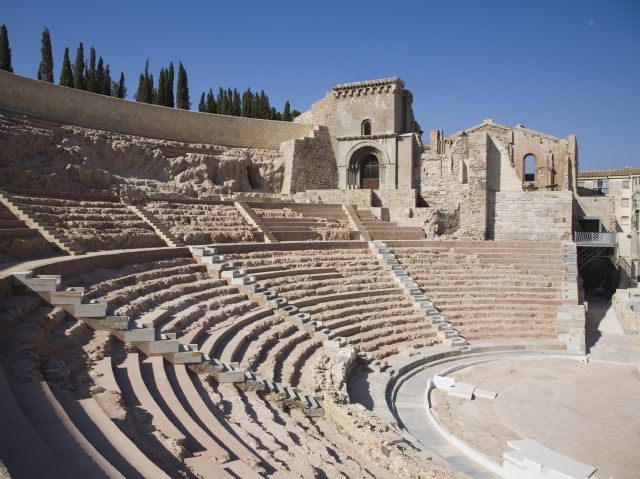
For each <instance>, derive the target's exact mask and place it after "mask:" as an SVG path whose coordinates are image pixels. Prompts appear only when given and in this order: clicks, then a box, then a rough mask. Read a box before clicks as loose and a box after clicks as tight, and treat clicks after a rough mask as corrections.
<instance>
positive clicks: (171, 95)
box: [166, 62, 176, 108]
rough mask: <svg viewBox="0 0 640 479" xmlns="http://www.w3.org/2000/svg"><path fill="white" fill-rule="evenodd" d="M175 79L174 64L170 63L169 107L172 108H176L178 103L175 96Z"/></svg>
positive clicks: (168, 81) (168, 80) (168, 82)
mask: <svg viewBox="0 0 640 479" xmlns="http://www.w3.org/2000/svg"><path fill="white" fill-rule="evenodd" d="M173 77H174V71H173V62H171V63H169V70H168V75H167V82H166V83H167V93H166V95H167V106H170V107H171V108H175V106H176V102H175V99H174V96H173Z"/></svg>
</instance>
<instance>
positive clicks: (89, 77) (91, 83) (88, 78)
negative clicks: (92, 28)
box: [84, 47, 96, 93]
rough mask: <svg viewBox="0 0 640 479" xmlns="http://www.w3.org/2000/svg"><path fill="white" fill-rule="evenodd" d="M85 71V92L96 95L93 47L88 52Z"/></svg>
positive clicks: (94, 51)
mask: <svg viewBox="0 0 640 479" xmlns="http://www.w3.org/2000/svg"><path fill="white" fill-rule="evenodd" d="M86 69H87V72H86V73H85V75H84V79H85V82H86V83H87V91H91V92H93V93H96V49H95V48H93V47H91V50H90V51H89V64H88V65H86Z"/></svg>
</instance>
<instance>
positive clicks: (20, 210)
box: [0, 190, 85, 256]
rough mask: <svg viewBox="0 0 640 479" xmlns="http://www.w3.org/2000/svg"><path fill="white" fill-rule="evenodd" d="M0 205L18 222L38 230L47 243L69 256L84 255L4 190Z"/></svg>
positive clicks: (74, 244)
mask: <svg viewBox="0 0 640 479" xmlns="http://www.w3.org/2000/svg"><path fill="white" fill-rule="evenodd" d="M0 203H2V205H3V206H4V207H5V208H6V209H7V210H9V211H10V212H11V214H13V215H14V216H15V217H16V218H17V219H18V220H19V221H23V222H24V225H25V226H27V227H29V228H33V229H36V230H38V232H39V233H40V234H41V235H42V236H43V237H44V238H45V239H46V240H47V241H49V242H50V243H53V244H55V245H56V246H57V247H58V248H60V249H61V250H62V251H65V252H66V253H68V254H70V255H71V256H77V255H82V254H85V250H84V249H83V248H82V247H80V246H79V245H77V244H76V243H74V242H73V241H71V240H70V239H68V238H66V237H65V236H64V235H63V234H62V233H60V231H58V230H57V229H56V228H55V227H53V226H52V225H50V224H48V223H47V222H45V221H42V220H41V219H39V218H37V217H36V216H35V214H34V211H33V208H31V207H30V206H26V205H22V204H20V203H18V202H16V201H14V200H13V199H12V197H11V195H10V194H9V193H7V192H6V191H4V190H0Z"/></svg>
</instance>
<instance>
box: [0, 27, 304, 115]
mask: <svg viewBox="0 0 640 479" xmlns="http://www.w3.org/2000/svg"><path fill="white" fill-rule="evenodd" d="M40 52H41V61H40V65H39V67H38V80H42V81H46V82H49V83H54V82H55V81H54V74H53V49H52V47H51V34H50V33H49V29H48V28H47V27H45V28H44V30H43V32H42V46H41V49H40ZM0 70H5V71H8V72H13V67H12V65H11V48H10V47H9V35H8V33H7V27H6V26H5V25H2V26H0ZM174 76H175V71H174V66H173V62H171V63H169V66H168V67H166V68H165V67H162V68H161V69H160V74H159V75H158V83H157V85H155V84H154V78H153V74H151V73H150V72H149V60H147V61H146V63H145V66H144V71H143V72H142V73H141V74H140V77H139V80H138V88H137V90H136V93H135V95H134V98H135V100H136V101H137V102H140V103H151V104H155V105H161V106H166V107H170V108H180V109H184V110H190V109H191V101H190V97H189V84H188V79H187V71H186V69H185V68H184V65H183V64H182V62H178V78H177V83H176V89H175V95H174V88H173V85H174ZM59 84H60V85H62V86H65V87H68V88H76V89H78V90H85V91H89V92H92V93H98V94H101V95H107V96H114V97H116V98H126V96H127V88H126V86H125V80H124V73H123V72H120V78H119V81H117V82H116V81H114V80H113V79H112V78H111V68H110V65H109V64H108V63H106V62H105V61H104V60H103V58H102V57H98V59H97V61H96V51H95V48H93V47H91V49H90V51H89V58H88V59H85V54H84V45H83V43H82V42H80V45H79V46H78V48H77V49H76V56H75V60H74V63H73V64H72V63H71V58H70V56H69V48H68V47H66V48H65V49H64V55H63V60H62V69H61V71H60V78H59ZM198 111H199V112H202V113H217V114H221V115H232V116H242V117H246V118H262V119H265V120H282V121H292V120H293V119H294V118H295V117H296V116H298V115H299V114H300V112H299V111H297V110H293V111H292V110H291V105H290V103H289V101H288V100H287V101H286V102H285V104H284V108H283V111H282V112H280V111H278V110H277V109H276V108H275V107H274V106H271V104H270V103H269V96H268V95H267V94H266V93H265V92H264V90H260V93H258V92H257V91H256V92H255V93H254V92H252V91H251V88H247V89H246V90H245V91H244V92H243V93H242V95H240V94H239V93H238V90H237V89H236V88H233V89H231V88H227V89H224V88H222V87H220V88H219V89H218V93H217V95H215V94H214V93H213V89H211V88H210V89H209V91H208V92H206V93H205V92H202V95H201V96H200V101H199V103H198Z"/></svg>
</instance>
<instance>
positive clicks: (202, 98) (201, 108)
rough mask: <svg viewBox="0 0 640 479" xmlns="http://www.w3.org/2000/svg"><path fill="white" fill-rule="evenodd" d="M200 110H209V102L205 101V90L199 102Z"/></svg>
mask: <svg viewBox="0 0 640 479" xmlns="http://www.w3.org/2000/svg"><path fill="white" fill-rule="evenodd" d="M198 111H199V112H200V113H205V112H206V111H207V104H206V103H205V101H204V92H202V95H200V101H199V102H198Z"/></svg>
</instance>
